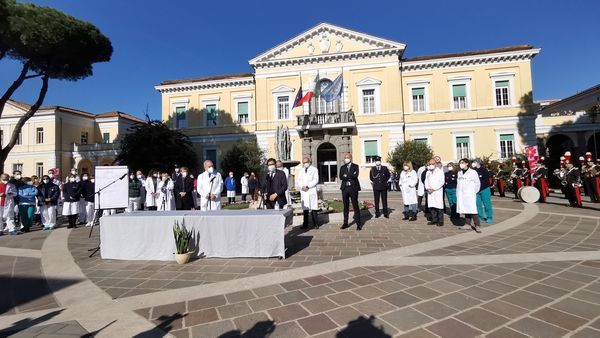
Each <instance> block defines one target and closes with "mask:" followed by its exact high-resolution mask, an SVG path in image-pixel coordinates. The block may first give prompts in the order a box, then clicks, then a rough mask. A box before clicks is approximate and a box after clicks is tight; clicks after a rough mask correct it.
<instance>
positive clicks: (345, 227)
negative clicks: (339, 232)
mask: <svg viewBox="0 0 600 338" xmlns="http://www.w3.org/2000/svg"><path fill="white" fill-rule="evenodd" d="M349 227H350V226H349V225H348V223H344V224H342V227H341V228H340V229H348V228H349Z"/></svg>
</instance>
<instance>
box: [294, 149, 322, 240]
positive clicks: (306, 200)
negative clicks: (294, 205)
mask: <svg viewBox="0 0 600 338" xmlns="http://www.w3.org/2000/svg"><path fill="white" fill-rule="evenodd" d="M311 164H312V162H311V160H310V157H308V156H306V157H304V158H303V159H302V169H300V170H299V172H298V178H297V179H296V189H298V190H300V204H301V206H302V215H303V221H302V229H306V228H308V213H309V211H310V216H311V218H312V222H313V226H314V227H315V228H317V229H318V228H319V220H318V210H319V197H318V196H317V184H318V183H319V170H318V169H317V168H315V167H313V166H312V165H311Z"/></svg>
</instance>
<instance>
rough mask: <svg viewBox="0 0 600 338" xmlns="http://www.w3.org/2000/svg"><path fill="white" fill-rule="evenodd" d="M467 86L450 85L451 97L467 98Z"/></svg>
mask: <svg viewBox="0 0 600 338" xmlns="http://www.w3.org/2000/svg"><path fill="white" fill-rule="evenodd" d="M466 87H467V86H466V85H464V84H459V85H452V96H454V97H461V96H462V97H466V96H467V88H466Z"/></svg>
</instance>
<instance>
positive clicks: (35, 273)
mask: <svg viewBox="0 0 600 338" xmlns="http://www.w3.org/2000/svg"><path fill="white" fill-rule="evenodd" d="M361 198H362V199H370V193H368V192H363V193H361ZM493 201H494V206H495V209H496V210H495V212H496V214H495V216H494V223H492V224H485V225H484V227H483V233H482V234H476V233H475V232H473V231H469V232H464V231H461V230H459V229H458V227H457V226H455V225H453V224H452V223H450V221H449V220H447V221H446V224H445V226H444V227H435V226H428V225H426V220H424V219H423V217H420V218H419V219H418V220H417V221H416V222H411V223H409V222H405V221H402V220H401V217H402V214H401V213H400V212H399V208H400V206H401V200H400V197H399V194H398V193H391V195H390V202H391V205H392V207H393V208H394V209H395V210H394V212H393V213H392V215H391V217H390V219H385V218H383V217H381V218H377V219H375V218H371V219H369V220H368V221H367V223H366V224H365V227H364V229H363V231H356V228H355V227H354V226H353V227H351V228H350V229H347V230H340V229H339V227H340V222H339V221H338V218H336V217H334V216H331V217H330V219H329V220H328V221H327V220H326V218H324V221H327V222H328V223H326V224H325V225H323V226H322V227H321V229H319V230H315V229H311V230H308V231H305V230H301V229H300V228H299V227H298V226H292V227H289V228H288V229H287V231H286V247H287V258H286V259H285V260H279V259H201V260H195V261H193V262H191V263H189V264H186V265H177V264H176V263H175V262H157V261H115V260H103V259H101V258H100V255H99V254H96V255H94V256H93V257H91V258H89V257H88V255H89V252H88V249H90V248H93V247H95V246H96V245H97V243H98V238H99V232H98V229H97V228H95V229H94V231H93V232H92V233H91V236H89V235H90V232H89V228H78V229H73V230H67V229H65V228H59V229H57V230H55V231H52V232H42V231H33V232H31V233H27V234H24V235H20V236H2V237H0V271H1V272H0V337H5V336H14V337H92V336H98V337H163V336H171V337H290V338H294V337H309V336H310V337H460V338H463V337H502V338H504V337H563V336H572V337H599V336H600V212H599V210H598V208H597V207H595V206H594V205H588V204H586V208H584V209H573V208H569V207H566V206H564V204H565V201H564V200H561V199H559V198H558V196H556V197H553V198H551V199H550V201H549V202H550V203H549V204H546V205H541V204H523V203H519V202H517V201H515V200H513V199H510V198H497V197H494V200H493ZM371 213H373V212H372V211H371Z"/></svg>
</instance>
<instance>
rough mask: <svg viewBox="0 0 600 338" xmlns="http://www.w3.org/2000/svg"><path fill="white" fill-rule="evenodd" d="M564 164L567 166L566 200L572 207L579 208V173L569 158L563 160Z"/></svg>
mask: <svg viewBox="0 0 600 338" xmlns="http://www.w3.org/2000/svg"><path fill="white" fill-rule="evenodd" d="M565 166H566V168H567V173H566V175H565V182H566V188H565V193H566V197H567V200H569V204H570V205H571V206H572V207H574V208H581V173H580V172H579V169H577V168H576V167H575V166H574V165H573V162H572V161H571V160H570V159H568V160H565Z"/></svg>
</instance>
